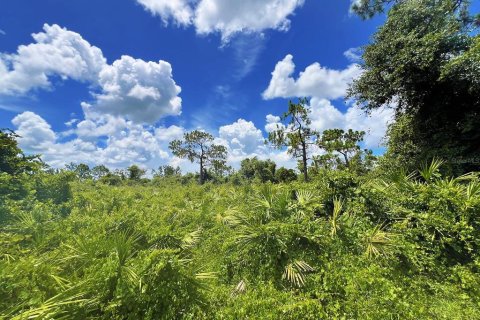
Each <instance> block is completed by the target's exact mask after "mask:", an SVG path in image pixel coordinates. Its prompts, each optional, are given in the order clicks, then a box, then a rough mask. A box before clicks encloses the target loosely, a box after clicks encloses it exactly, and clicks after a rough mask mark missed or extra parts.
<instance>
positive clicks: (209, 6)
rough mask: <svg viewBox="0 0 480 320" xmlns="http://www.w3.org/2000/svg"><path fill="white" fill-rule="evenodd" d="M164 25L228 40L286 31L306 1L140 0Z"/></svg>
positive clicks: (138, 0)
mask: <svg viewBox="0 0 480 320" xmlns="http://www.w3.org/2000/svg"><path fill="white" fill-rule="evenodd" d="M137 2H138V3H140V4H141V5H142V6H143V7H144V8H145V9H147V10H148V11H149V12H151V13H152V14H154V15H158V16H160V17H161V18H162V20H163V21H164V22H168V21H170V20H172V21H174V22H175V23H176V24H178V25H182V26H187V25H193V26H194V27H195V29H196V32H197V33H198V34H211V33H220V34H221V36H222V40H223V41H224V42H228V40H229V39H230V38H231V37H232V36H233V35H234V34H236V33H240V32H242V33H259V32H262V31H264V30H267V29H274V30H280V31H285V30H288V29H289V27H290V20H289V19H288V17H289V16H290V15H291V14H293V13H294V11H295V10H296V9H297V8H299V7H301V6H302V5H303V3H304V0H244V1H231V0H198V1H188V0H173V1H170V0H137Z"/></svg>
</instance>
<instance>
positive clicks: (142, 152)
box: [0, 0, 391, 170]
mask: <svg viewBox="0 0 480 320" xmlns="http://www.w3.org/2000/svg"><path fill="white" fill-rule="evenodd" d="M232 3H234V4H232ZM349 6H350V0H336V1H330V0H305V1H303V0H255V1H253V0H248V1H241V2H234V1H231V0H196V1H187V0H169V1H166V0H115V1H113V0H102V1H91V0H89V1H85V0H69V1H64V0H44V1H31V0H7V1H3V3H2V10H1V11H0V30H1V31H0V53H1V55H0V127H9V128H13V129H15V130H17V132H18V133H19V134H20V135H21V136H22V138H21V139H20V144H21V146H22V147H23V148H24V149H25V150H27V151H28V152H32V153H40V154H42V155H43V157H44V159H45V160H46V161H47V162H48V163H50V164H51V165H53V166H56V167H61V166H63V165H64V164H65V163H69V162H72V161H73V162H87V163H89V164H90V165H94V164H98V163H105V164H107V165H109V166H110V167H112V168H115V167H124V166H127V165H129V164H132V163H137V164H140V165H142V166H144V167H152V168H153V167H157V166H158V165H160V164H167V163H169V164H174V165H177V164H178V165H180V166H182V168H184V169H185V170H189V168H190V167H189V164H188V163H186V162H185V161H182V160H180V159H176V158H174V157H172V156H171V155H170V154H169V151H168V147H167V146H168V140H169V139H173V138H177V137H181V135H182V134H183V132H185V131H188V130H192V129H196V128H201V129H204V130H207V131H209V132H211V133H212V134H213V135H214V136H215V137H216V139H217V142H219V143H223V144H225V145H226V146H227V147H228V149H229V151H230V154H231V155H230V157H229V162H230V163H231V164H233V165H234V166H235V165H237V164H238V162H239V160H240V159H241V158H243V157H246V156H259V157H261V158H272V159H274V160H276V161H277V162H279V163H280V164H283V165H287V166H294V162H292V161H291V160H289V157H288V155H286V154H285V152H284V150H283V151H282V150H280V151H275V150H271V149H269V148H267V147H266V146H264V145H263V139H264V137H265V136H266V135H267V131H268V130H269V128H272V127H273V125H274V124H275V123H276V122H278V118H277V116H278V115H281V113H282V112H283V111H284V110H285V108H286V107H287V102H288V99H294V98H295V97H297V96H308V97H310V98H311V106H310V107H311V109H312V117H313V123H314V126H315V127H316V128H317V129H319V130H323V129H326V128H329V127H343V128H349V127H352V128H353V129H357V130H365V131H367V132H368V134H367V139H366V141H365V146H366V147H369V148H373V149H378V148H379V142H380V138H381V136H382V135H383V133H384V131H385V126H386V123H387V122H388V121H389V120H390V118H391V112H389V111H388V110H386V111H382V112H379V113H378V114H374V115H373V118H368V117H366V116H364V115H363V114H361V113H360V112H359V111H358V110H356V109H355V108H354V107H353V106H352V103H351V102H345V101H344V99H343V96H344V93H345V88H346V86H347V85H348V83H349V82H350V81H351V79H352V78H354V77H356V76H358V75H359V74H360V70H359V68H358V66H357V65H356V64H355V62H358V61H356V60H355V59H356V57H355V54H356V53H358V52H357V51H355V48H358V47H360V46H362V45H365V44H367V43H368V41H369V39H370V37H371V35H372V34H373V32H374V31H375V30H376V28H377V27H378V25H380V24H381V23H382V21H383V19H384V17H382V16H378V17H376V18H374V19H372V20H369V21H362V20H361V19H359V18H358V17H356V16H352V15H351V14H350V13H349ZM212 8H213V9H212ZM267 13H268V14H267ZM32 34H37V36H36V38H35V39H34V38H32ZM22 46H23V47H22ZM347 51H348V52H350V53H351V54H345V53H346V52H347ZM160 60H161V61H162V62H159V61H160ZM272 72H273V73H274V75H273V76H272ZM301 72H303V74H300V73H301ZM125 79H127V80H125ZM267 88H268V89H267ZM267 116H268V117H267ZM66 123H68V124H66Z"/></svg>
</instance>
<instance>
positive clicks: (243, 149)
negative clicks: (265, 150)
mask: <svg viewBox="0 0 480 320" xmlns="http://www.w3.org/2000/svg"><path fill="white" fill-rule="evenodd" d="M218 131H219V137H220V139H223V140H225V141H227V144H228V147H229V150H230V151H231V153H232V154H233V155H235V156H239V155H245V154H252V153H255V152H258V149H259V148H261V147H262V146H263V144H264V143H263V142H264V138H263V135H262V131H261V130H260V129H257V128H256V127H255V125H254V124H253V122H251V121H246V120H244V119H238V120H237V121H236V122H234V123H232V124H229V125H225V126H222V127H220V129H219V130H218Z"/></svg>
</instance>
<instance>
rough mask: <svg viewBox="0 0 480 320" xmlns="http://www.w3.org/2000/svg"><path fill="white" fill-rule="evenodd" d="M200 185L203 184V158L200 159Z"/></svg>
mask: <svg viewBox="0 0 480 320" xmlns="http://www.w3.org/2000/svg"><path fill="white" fill-rule="evenodd" d="M199 182H200V184H203V156H202V157H200V181H199Z"/></svg>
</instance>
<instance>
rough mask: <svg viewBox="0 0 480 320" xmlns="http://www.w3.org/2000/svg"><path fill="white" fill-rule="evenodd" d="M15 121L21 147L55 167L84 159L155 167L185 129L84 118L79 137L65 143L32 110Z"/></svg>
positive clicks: (120, 165) (166, 159) (93, 162)
mask: <svg viewBox="0 0 480 320" xmlns="http://www.w3.org/2000/svg"><path fill="white" fill-rule="evenodd" d="M96 121H97V122H96ZM12 123H13V125H14V126H15V127H17V130H16V133H17V134H19V135H20V136H21V138H20V139H19V143H20V146H21V147H22V148H23V149H24V150H25V151H27V152H29V153H40V154H41V155H42V159H43V160H44V161H46V162H47V163H48V164H50V165H52V166H54V167H62V166H64V165H65V164H67V163H70V162H76V163H79V162H83V163H87V164H89V165H97V164H104V165H107V166H109V167H111V168H125V167H127V166H129V165H131V164H133V163H137V164H143V165H148V166H149V167H152V168H155V167H158V165H160V164H166V163H168V162H169V161H170V160H171V157H170V154H169V152H168V143H169V142H170V141H171V140H173V139H175V138H179V137H181V136H182V135H183V132H184V130H183V128H181V127H177V126H170V127H156V128H154V127H151V126H145V125H140V124H135V123H133V122H131V121H125V120H124V119H121V118H115V117H112V116H108V117H105V118H98V119H96V120H95V121H93V120H84V121H81V122H80V123H78V124H77V126H76V128H75V130H73V133H75V134H76V137H74V138H73V139H71V140H69V141H67V142H62V141H60V140H59V139H58V137H59V136H60V134H57V133H55V132H54V131H53V130H52V129H51V127H50V125H49V124H48V123H47V122H46V121H45V120H44V119H43V118H42V117H40V116H39V115H37V114H35V113H33V112H30V111H27V112H24V113H21V114H19V115H17V116H16V117H15V118H14V119H13V120H12ZM89 131H91V134H88V132H89Z"/></svg>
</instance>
